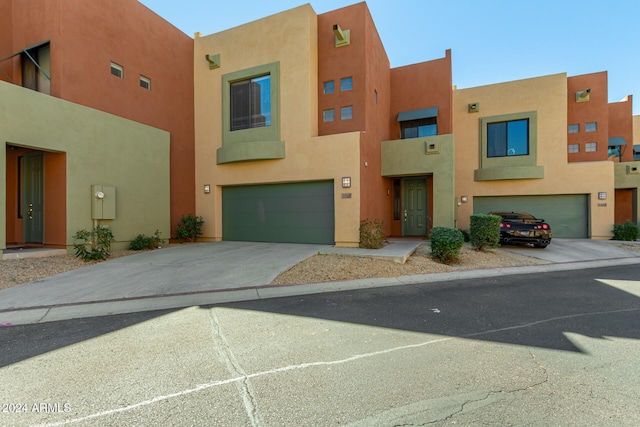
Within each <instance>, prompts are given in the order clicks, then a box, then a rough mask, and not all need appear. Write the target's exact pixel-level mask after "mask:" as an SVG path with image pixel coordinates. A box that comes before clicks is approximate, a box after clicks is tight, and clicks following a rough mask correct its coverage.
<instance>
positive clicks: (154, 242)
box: [129, 230, 165, 251]
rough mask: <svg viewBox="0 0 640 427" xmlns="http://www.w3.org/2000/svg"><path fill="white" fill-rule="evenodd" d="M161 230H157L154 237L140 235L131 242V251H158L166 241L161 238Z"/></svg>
mask: <svg viewBox="0 0 640 427" xmlns="http://www.w3.org/2000/svg"><path fill="white" fill-rule="evenodd" d="M160 234H161V233H160V230H156V232H155V233H153V236H145V235H144V234H138V235H137V236H136V238H135V239H133V240H132V241H131V244H130V245H129V249H131V250H133V251H141V250H144V249H156V248H160V247H162V245H164V244H165V241H164V239H163V238H162V237H160Z"/></svg>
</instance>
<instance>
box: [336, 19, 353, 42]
mask: <svg viewBox="0 0 640 427" xmlns="http://www.w3.org/2000/svg"><path fill="white" fill-rule="evenodd" d="M333 34H334V35H335V39H336V40H335V42H336V47H342V46H349V44H350V43H351V31H349V30H343V29H342V28H340V25H338V24H334V26H333Z"/></svg>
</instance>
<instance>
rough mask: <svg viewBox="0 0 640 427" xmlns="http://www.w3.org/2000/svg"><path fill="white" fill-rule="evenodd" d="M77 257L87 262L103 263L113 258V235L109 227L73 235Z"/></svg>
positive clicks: (81, 231) (82, 231) (100, 227)
mask: <svg viewBox="0 0 640 427" xmlns="http://www.w3.org/2000/svg"><path fill="white" fill-rule="evenodd" d="M73 239H74V244H73V247H74V249H75V252H76V257H78V258H82V259H83V260H85V261H92V260H100V261H103V260H105V259H107V258H109V256H111V253H110V251H111V242H113V240H114V239H113V233H112V232H111V229H110V228H108V227H103V226H101V225H98V226H97V227H96V228H94V229H93V230H91V231H87V230H80V231H77V232H76V234H74V235H73Z"/></svg>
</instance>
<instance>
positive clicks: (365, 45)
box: [318, 2, 393, 235]
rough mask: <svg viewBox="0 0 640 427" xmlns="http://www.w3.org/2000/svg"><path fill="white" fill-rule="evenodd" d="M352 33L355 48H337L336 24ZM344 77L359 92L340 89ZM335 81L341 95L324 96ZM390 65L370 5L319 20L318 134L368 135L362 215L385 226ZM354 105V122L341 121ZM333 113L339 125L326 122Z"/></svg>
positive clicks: (364, 139) (389, 204)
mask: <svg viewBox="0 0 640 427" xmlns="http://www.w3.org/2000/svg"><path fill="white" fill-rule="evenodd" d="M334 24H338V25H339V26H340V28H342V29H343V30H349V31H350V36H351V43H350V44H349V45H348V46H344V47H336V46H335V36H334V33H333V25H334ZM343 77H352V78H353V89H352V90H349V91H341V90H340V80H341V79H342V78H343ZM327 81H333V82H334V85H335V92H334V93H332V94H324V93H323V84H324V82H327ZM390 101H391V95H390V64H389V59H388V57H387V54H386V52H385V50H384V46H383V45H382V41H381V40H380V36H379V34H378V31H377V29H376V27H375V24H374V23H373V19H372V17H371V13H370V12H369V9H368V8H367V5H366V3H364V2H363V3H358V4H355V5H352V6H348V7H345V8H342V9H338V10H334V11H331V12H328V13H325V14H322V15H319V16H318V133H319V135H329V134H336V133H344V132H352V131H365V130H366V132H363V133H362V134H361V138H360V158H361V164H360V176H359V179H360V183H361V190H360V216H361V219H366V218H368V219H378V220H382V221H383V222H384V223H385V232H386V234H387V235H389V234H391V224H390V221H388V218H390V216H391V211H392V195H391V191H389V194H388V195H387V189H389V190H390V189H391V188H392V187H393V185H392V181H391V180H390V179H388V178H383V177H382V176H381V174H380V167H381V166H380V163H381V156H380V141H383V140H386V139H389V130H388V121H389V108H390ZM345 106H353V118H352V119H350V120H341V119H340V109H341V108H342V107H345ZM327 109H333V110H334V112H335V120H334V121H333V122H327V123H324V122H323V111H324V110H327Z"/></svg>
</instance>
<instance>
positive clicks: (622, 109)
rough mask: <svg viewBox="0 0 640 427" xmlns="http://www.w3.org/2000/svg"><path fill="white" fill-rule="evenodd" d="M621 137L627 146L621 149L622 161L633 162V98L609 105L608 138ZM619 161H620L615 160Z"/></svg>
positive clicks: (629, 97)
mask: <svg viewBox="0 0 640 427" xmlns="http://www.w3.org/2000/svg"><path fill="white" fill-rule="evenodd" d="M615 137H622V138H624V140H625V142H626V143H627V145H626V146H625V147H624V148H623V149H622V161H623V162H631V161H633V97H632V96H631V95H629V96H628V97H627V98H626V99H625V100H623V101H620V102H613V103H611V104H609V138H615ZM616 161H620V159H619V158H618V159H616Z"/></svg>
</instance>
